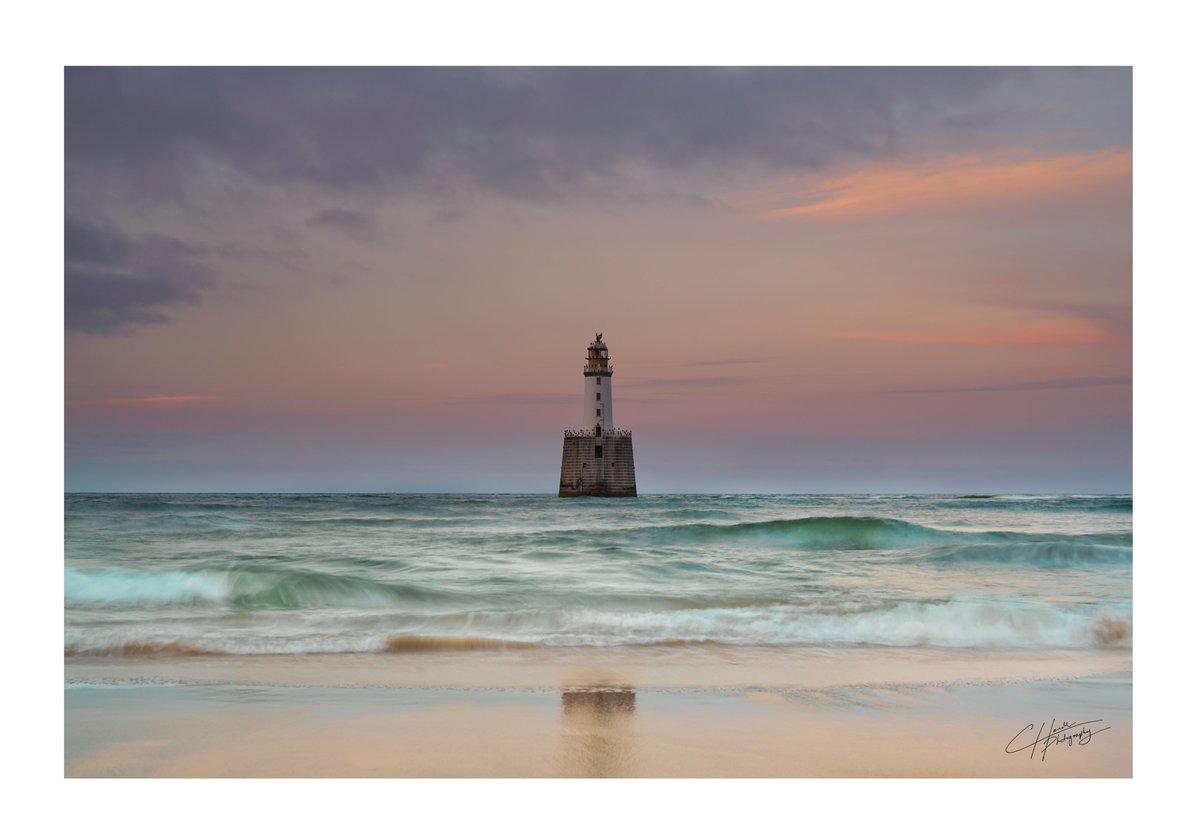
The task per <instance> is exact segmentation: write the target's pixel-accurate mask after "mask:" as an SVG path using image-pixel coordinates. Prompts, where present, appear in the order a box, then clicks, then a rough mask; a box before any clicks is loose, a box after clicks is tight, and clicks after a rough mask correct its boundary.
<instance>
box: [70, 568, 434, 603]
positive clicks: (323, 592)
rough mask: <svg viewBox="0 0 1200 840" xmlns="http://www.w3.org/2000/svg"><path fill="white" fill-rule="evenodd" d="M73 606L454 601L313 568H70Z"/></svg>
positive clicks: (418, 589)
mask: <svg viewBox="0 0 1200 840" xmlns="http://www.w3.org/2000/svg"><path fill="white" fill-rule="evenodd" d="M65 596H66V602H67V603H68V604H69V605H77V606H91V607H95V606H104V605H114V606H133V605H151V604H179V603H200V602H213V603H220V604H225V605H227V606H230V607H233V608H236V609H241V610H261V609H268V610H269V609H299V608H304V607H383V606H396V605H408V604H414V603H434V602H444V603H453V602H454V601H455V600H456V599H455V598H454V597H453V596H452V595H450V594H449V593H446V592H443V591H434V590H431V589H428V588H424V587H418V586H412V585H405V584H397V583H383V582H379V581H372V580H367V579H365V578H359V577H352V576H348V575H335V574H326V573H323V572H312V571H279V570H273V569H233V570H201V571H153V572H151V571H126V570H122V569H106V570H84V569H72V568H68V569H67V570H66V575H65Z"/></svg>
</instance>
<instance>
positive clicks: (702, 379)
mask: <svg viewBox="0 0 1200 840" xmlns="http://www.w3.org/2000/svg"><path fill="white" fill-rule="evenodd" d="M752 381H754V380H753V379H752V378H750V377H747V376H697V377H693V378H664V379H631V380H629V381H627V382H625V383H623V386H622V387H625V388H713V387H720V386H724V385H743V384H745V383H747V382H752Z"/></svg>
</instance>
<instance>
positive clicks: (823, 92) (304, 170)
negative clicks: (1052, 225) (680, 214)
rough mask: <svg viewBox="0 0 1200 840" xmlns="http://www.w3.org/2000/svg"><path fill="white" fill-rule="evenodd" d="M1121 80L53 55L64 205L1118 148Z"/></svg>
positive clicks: (550, 184) (504, 190) (613, 181)
mask: <svg viewBox="0 0 1200 840" xmlns="http://www.w3.org/2000/svg"><path fill="white" fill-rule="evenodd" d="M1129 80H1130V72H1129V70H1128V68H1090V69H1089V68H1084V69H1079V68H1042V69H1039V68H984V67H971V68H962V67H959V68H894V67H893V68H768V67H762V68H730V67H716V68H634V67H609V68H595V67H593V68H587V67H577V68H519V67H507V68H219V67H212V68H67V70H66V74H65V118H66V164H67V166H66V172H67V187H68V196H69V198H68V206H71V199H70V197H71V196H83V195H94V194H97V192H98V191H99V190H101V189H107V190H110V191H111V190H118V189H119V190H125V191H133V192H135V193H138V194H141V195H152V196H156V197H157V198H158V200H162V199H163V197H164V196H166V197H169V195H170V193H171V192H172V191H179V192H187V191H188V190H189V188H190V189H196V188H198V187H200V186H209V185H211V184H212V183H213V179H212V178H211V177H210V176H211V174H212V173H213V172H223V173H229V174H231V175H232V176H234V177H232V178H230V179H228V180H227V181H226V183H232V184H238V185H242V184H245V183H247V182H252V183H257V184H306V185H317V186H319V187H323V188H327V189H331V190H356V191H360V192H375V193H379V192H387V191H390V190H394V189H396V188H406V189H409V190H415V191H420V192H425V193H428V192H436V193H438V194H445V193H455V194H458V195H467V194H470V193H471V192H472V191H475V190H483V191H487V192H490V193H493V194H500V195H504V196H510V197H511V196H516V197H521V198H527V199H547V198H552V199H562V198H567V197H572V196H578V195H581V194H589V195H597V194H601V195H603V194H607V195H612V194H619V195H623V196H632V197H643V198H644V197H646V196H654V195H659V196H662V195H666V194H676V193H686V194H688V195H694V193H693V191H694V190H695V189H696V186H697V184H698V183H702V182H706V181H713V180H717V181H720V180H728V179H732V180H733V181H735V182H739V183H740V182H743V181H744V178H743V175H744V174H745V172H757V173H760V174H768V173H773V172H779V171H781V170H782V171H788V172H795V171H813V170H815V169H818V168H821V167H826V166H831V165H834V164H844V163H847V162H860V163H861V162H868V161H871V160H878V159H886V158H892V157H895V156H896V155H898V154H906V153H911V152H913V151H914V150H918V149H920V150H924V151H929V150H930V148H931V147H932V148H934V149H935V150H940V151H942V152H945V153H950V152H953V151H954V150H959V151H961V150H962V149H966V148H973V147H977V146H979V145H980V144H983V145H995V144H996V143H998V142H1007V143H1008V144H1009V145H1021V144H1023V143H1024V142H1026V141H1029V142H1032V140H1033V139H1034V138H1035V137H1036V138H1045V137H1047V136H1053V137H1064V136H1065V137H1070V136H1071V135H1072V134H1073V133H1074V134H1078V133H1079V131H1080V129H1081V128H1089V129H1090V131H1088V132H1087V133H1088V136H1089V137H1090V138H1092V139H1091V140H1090V141H1089V142H1095V139H1096V138H1099V139H1100V140H1101V141H1107V142H1108V145H1126V144H1127V143H1128V142H1129V140H1128V138H1129V131H1130V129H1129V122H1130V120H1129V114H1130V111H1131V95H1130V81H1129ZM1030 126H1036V127H1037V130H1036V131H1033V129H1031V128H1029V127H1030ZM1030 132H1033V133H1032V134H1031V133H1030ZM680 176H685V177H686V185H685V186H681V185H680V184H679V183H678V182H676V183H675V184H674V187H672V186H671V184H672V178H675V179H678V178H680ZM673 191H674V192H673ZM105 194H111V192H109V193H105Z"/></svg>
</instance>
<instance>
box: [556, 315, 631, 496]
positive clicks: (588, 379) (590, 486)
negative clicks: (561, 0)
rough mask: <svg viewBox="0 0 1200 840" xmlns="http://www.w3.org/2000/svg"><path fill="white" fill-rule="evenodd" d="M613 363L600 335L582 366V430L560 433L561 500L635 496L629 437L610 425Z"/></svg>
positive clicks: (621, 430) (559, 481) (589, 347)
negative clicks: (585, 497)
mask: <svg viewBox="0 0 1200 840" xmlns="http://www.w3.org/2000/svg"><path fill="white" fill-rule="evenodd" d="M612 376H613V370H612V364H611V362H610V361H609V358H608V345H607V344H605V343H604V334H603V333H596V340H595V341H593V342H592V343H591V344H589V345H588V348H587V358H586V359H584V363H583V425H582V426H581V427H580V428H578V429H567V430H566V431H565V432H564V433H563V458H562V473H561V474H560V476H559V480H558V495H560V496H636V495H637V478H636V476H635V474H634V469H633V433H632V432H630V431H628V430H626V429H618V428H617V427H616V425H615V424H614V423H613V400H612Z"/></svg>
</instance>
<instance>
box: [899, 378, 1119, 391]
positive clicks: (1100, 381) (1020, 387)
mask: <svg viewBox="0 0 1200 840" xmlns="http://www.w3.org/2000/svg"><path fill="white" fill-rule="evenodd" d="M1132 381H1133V380H1132V379H1130V378H1129V377H1127V376H1080V377H1076V378H1074V379H1046V380H1042V381H1040V382H1017V383H1014V384H1011V385H974V386H969V387H965V388H909V389H905V390H899V391H889V392H888V393H891V394H972V393H981V392H988V391H1056V390H1059V389H1061V388H1098V387H1101V386H1104V385H1128V384H1130V383H1131V382H1132Z"/></svg>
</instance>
